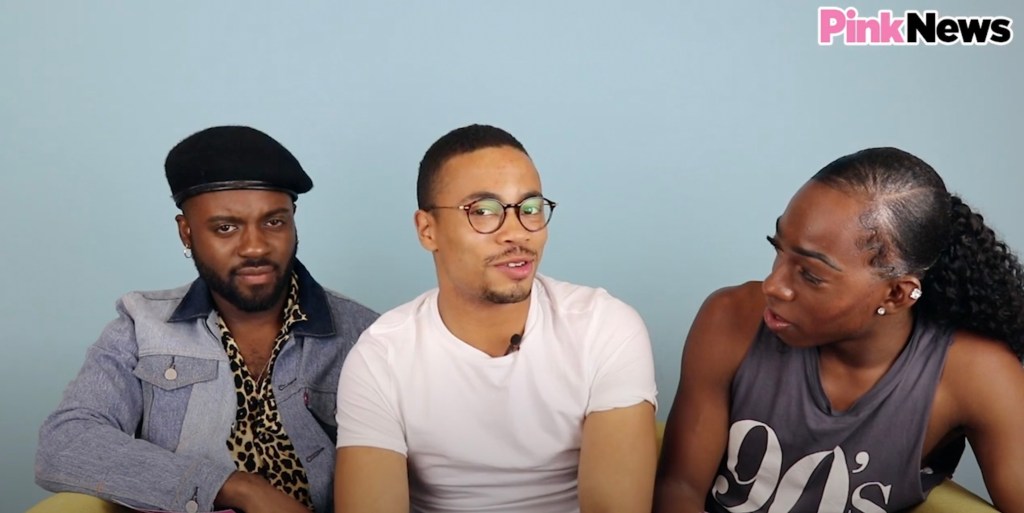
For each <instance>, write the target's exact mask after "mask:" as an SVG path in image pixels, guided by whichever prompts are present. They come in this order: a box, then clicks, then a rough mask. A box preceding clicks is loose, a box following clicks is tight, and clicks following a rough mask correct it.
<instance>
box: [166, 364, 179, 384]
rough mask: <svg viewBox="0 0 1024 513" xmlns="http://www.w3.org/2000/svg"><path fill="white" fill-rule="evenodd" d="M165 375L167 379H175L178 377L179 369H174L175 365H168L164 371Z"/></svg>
mask: <svg viewBox="0 0 1024 513" xmlns="http://www.w3.org/2000/svg"><path fill="white" fill-rule="evenodd" d="M164 377H165V378H167V381H174V380H176V379H178V371H176V370H174V367H168V368H167V370H165V371H164Z"/></svg>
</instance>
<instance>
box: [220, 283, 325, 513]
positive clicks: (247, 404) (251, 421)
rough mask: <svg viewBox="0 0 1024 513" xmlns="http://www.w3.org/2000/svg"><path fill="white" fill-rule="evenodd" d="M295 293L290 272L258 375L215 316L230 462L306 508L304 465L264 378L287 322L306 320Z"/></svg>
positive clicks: (267, 378)
mask: <svg viewBox="0 0 1024 513" xmlns="http://www.w3.org/2000/svg"><path fill="white" fill-rule="evenodd" d="M298 297H299V282H298V277H297V276H296V275H295V274H292V282H291V288H290V289H289V291H288V299H287V300H286V302H285V307H284V324H283V325H282V326H281V331H280V333H278V335H277V338H276V339H275V340H274V350H273V352H271V354H270V359H269V360H268V361H267V367H266V369H264V371H263V374H264V375H263V376H253V375H252V374H250V373H249V369H248V368H247V367H246V366H245V362H244V361H243V360H242V354H241V352H239V350H238V344H237V343H236V342H235V339H234V338H233V337H232V336H231V332H230V331H229V330H228V327H227V325H225V324H224V321H223V320H222V319H220V317H219V316H218V319H217V325H218V326H219V327H220V333H221V342H223V344H224V349H225V350H226V351H227V354H228V359H229V360H230V362H231V372H232V373H233V374H234V377H235V391H236V398H237V402H236V404H237V410H236V412H235V424H234V426H233V427H232V429H231V435H230V436H228V440H227V445H228V450H229V451H230V452H231V455H232V457H233V458H234V460H235V466H236V467H238V470H241V471H244V472H249V473H253V474H259V475H261V476H263V477H264V478H266V479H267V481H269V482H270V484H272V485H274V486H275V487H276V488H277V489H279V490H281V491H283V492H285V493H287V494H288V495H291V496H292V497H294V498H295V499H296V500H297V501H299V502H301V503H302V504H305V505H306V507H307V508H310V509H312V508H313V502H312V498H311V497H310V495H309V481H308V479H307V478H306V470H305V469H304V468H302V462H301V460H299V457H298V456H297V455H296V454H295V447H294V446H293V445H292V443H291V440H289V439H288V434H287V433H285V432H284V426H283V425H282V424H281V416H280V414H279V413H278V411H277V401H276V400H275V399H274V388H273V386H272V385H271V379H270V378H271V376H272V375H273V372H274V361H275V360H277V355H278V354H279V353H280V352H281V348H282V347H284V345H285V343H286V342H287V341H288V339H289V338H290V335H291V327H292V325H293V324H295V323H296V322H299V321H304V320H306V319H307V317H306V314H304V313H302V310H300V309H299V302H298Z"/></svg>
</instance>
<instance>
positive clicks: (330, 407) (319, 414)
mask: <svg viewBox="0 0 1024 513" xmlns="http://www.w3.org/2000/svg"><path fill="white" fill-rule="evenodd" d="M302 394H303V396H302V397H303V400H304V401H305V403H306V409H308V410H309V411H310V413H312V414H313V418H315V419H316V422H317V424H320V429H323V431H324V433H327V436H328V437H330V439H331V442H332V443H337V440H338V421H337V418H336V417H335V415H334V413H335V411H336V409H337V407H338V402H337V401H338V394H337V393H335V392H325V391H322V390H316V389H314V388H307V389H305V390H303V391H302Z"/></svg>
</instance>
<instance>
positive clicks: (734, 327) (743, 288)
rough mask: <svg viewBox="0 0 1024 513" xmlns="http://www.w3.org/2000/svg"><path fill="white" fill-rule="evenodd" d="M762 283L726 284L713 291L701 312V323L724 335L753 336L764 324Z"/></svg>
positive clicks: (698, 318) (698, 317)
mask: <svg viewBox="0 0 1024 513" xmlns="http://www.w3.org/2000/svg"><path fill="white" fill-rule="evenodd" d="M764 308H765V302H764V294H763V293H762V292H761V282H759V281H749V282H747V283H744V284H742V285H735V286H732V287H724V288H721V289H718V290H716V291H715V292H712V293H711V295H710V296H708V298H707V299H705V300H704V304H703V305H701V308H700V311H699V312H698V313H697V321H696V322H695V323H694V324H695V325H696V324H697V322H699V323H701V324H703V325H705V326H707V327H708V328H712V329H714V330H715V332H717V333H719V334H720V335H725V336H728V335H737V336H740V337H741V338H752V337H753V335H754V333H755V332H756V331H757V328H758V326H759V325H760V324H761V319H762V313H763V312H764Z"/></svg>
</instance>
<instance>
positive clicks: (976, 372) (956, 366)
mask: <svg viewBox="0 0 1024 513" xmlns="http://www.w3.org/2000/svg"><path fill="white" fill-rule="evenodd" d="M946 373H947V374H949V377H951V378H958V379H965V380H972V381H973V380H976V379H986V378H993V377H998V376H997V375H998V374H1006V375H1007V377H1010V378H1020V377H1022V376H1024V374H1022V373H1024V367H1022V366H1021V361H1020V360H1018V359H1017V355H1015V354H1013V351H1011V350H1010V346H1009V345H1007V344H1006V343H1005V342H1002V341H1000V340H995V339H992V338H988V337H984V336H981V335H978V334H975V333H971V332H967V331H957V332H956V333H954V334H953V344H952V345H951V346H950V347H949V355H948V356H947V357H946ZM993 373H995V374H996V375H993Z"/></svg>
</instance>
